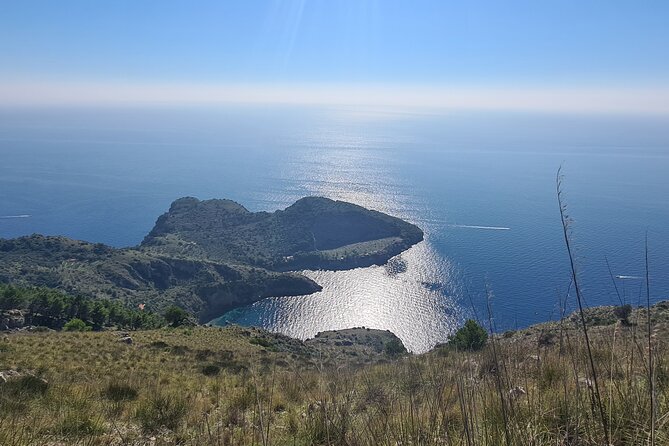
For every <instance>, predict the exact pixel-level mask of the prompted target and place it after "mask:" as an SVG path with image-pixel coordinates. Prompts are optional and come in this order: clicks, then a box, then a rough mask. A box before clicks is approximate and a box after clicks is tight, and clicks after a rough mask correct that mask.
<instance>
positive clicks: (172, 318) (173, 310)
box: [164, 305, 190, 327]
mask: <svg viewBox="0 0 669 446" xmlns="http://www.w3.org/2000/svg"><path fill="white" fill-rule="evenodd" d="M164 317H165V320H166V321H167V323H169V324H170V326H172V327H180V326H182V325H187V324H188V323H189V321H190V314H188V313H187V312H186V311H184V309H183V308H179V307H177V306H176V305H172V306H171V307H169V308H168V309H167V311H165V315H164Z"/></svg>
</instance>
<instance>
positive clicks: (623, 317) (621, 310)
mask: <svg viewBox="0 0 669 446" xmlns="http://www.w3.org/2000/svg"><path fill="white" fill-rule="evenodd" d="M613 314H614V315H615V316H616V317H617V318H618V319H619V320H620V321H621V322H622V323H623V324H629V322H630V321H629V317H630V315H631V314H632V306H631V305H630V304H627V305H621V306H619V307H616V308H614V309H613Z"/></svg>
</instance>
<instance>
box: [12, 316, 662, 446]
mask: <svg viewBox="0 0 669 446" xmlns="http://www.w3.org/2000/svg"><path fill="white" fill-rule="evenodd" d="M652 315H653V347H652V348H653V351H652V354H653V358H654V364H653V370H654V372H653V381H654V389H655V402H656V403H655V407H656V411H657V412H656V413H657V421H656V427H655V443H656V444H658V445H660V444H669V427H668V426H667V421H668V419H667V413H668V409H669V408H668V403H669V399H668V398H667V391H668V390H669V364H668V362H667V361H668V359H669V356H668V354H667V353H668V352H667V349H666V344H665V341H664V340H665V339H666V334H667V320H669V305H666V304H659V305H657V306H656V307H654V309H653V312H652ZM644 320H645V311H644V310H635V311H633V312H632V314H631V315H629V318H627V319H626V320H625V321H622V320H619V319H618V318H617V317H616V315H615V313H614V311H613V309H612V308H603V309H596V310H593V311H591V312H590V313H589V323H590V337H591V342H592V347H593V356H594V359H595V363H596V367H597V372H598V377H599V383H600V384H599V386H600V390H601V394H602V397H601V399H602V403H603V405H604V410H605V414H606V417H607V420H608V423H607V424H608V429H609V431H610V432H609V436H610V438H611V442H612V443H613V444H616V445H622V444H628V445H641V444H648V441H649V440H648V439H649V434H650V426H651V422H650V419H651V417H650V404H649V402H650V397H649V375H648V368H647V364H648V354H649V351H648V348H647V346H648V343H647V338H646V337H645V335H644V333H645V327H644V326H643V325H642V321H644ZM577 322H578V321H577V320H576V319H574V318H566V319H564V320H563V321H562V322H560V323H558V322H554V323H548V324H542V325H539V326H535V327H532V328H530V329H528V330H523V331H519V332H513V333H505V334H503V335H500V336H497V337H495V339H494V340H489V341H488V343H487V345H486V346H485V347H484V348H483V349H482V350H481V351H478V352H458V351H455V350H453V349H452V348H449V347H439V348H436V349H435V350H433V351H432V352H429V353H427V354H423V355H410V356H406V355H401V354H397V352H391V351H387V350H383V349H380V348H378V347H377V348H375V349H367V350H365V349H364V348H360V349H357V348H355V346H353V347H350V346H347V345H349V343H346V342H336V343H329V344H328V347H327V348H324V347H323V346H321V345H320V344H319V343H317V342H316V343H310V342H306V343H303V342H300V341H297V340H292V339H290V338H286V337H283V336H279V335H274V334H269V333H266V332H263V331H260V330H256V329H245V328H239V327H228V328H225V329H221V328H211V327H197V328H192V329H160V330H149V331H137V332H132V333H131V336H132V338H133V343H132V344H127V343H125V342H121V341H120V340H119V339H120V335H119V333H118V332H112V331H106V332H85V333H64V332H55V333H54V332H51V333H16V334H11V335H5V336H4V337H3V338H2V339H1V340H0V371H2V370H9V369H12V370H16V371H17V372H18V373H22V377H21V378H20V379H14V380H10V381H8V382H7V383H4V384H0V444H2V445H8V446H9V445H57V444H81V445H145V444H146V445H167V444H184V445H186V444H187V445H209V444H212V445H219V444H220V445H232V444H237V445H247V444H248V445H252V444H257V445H269V444H277V445H279V444H281V445H282V444H286V445H311V444H316V445H321V444H322V445H328V444H333V445H334V444H338V445H339V444H341V445H411V444H412V445H432V444H434V445H437V444H438V445H504V444H513V445H602V444H603V440H602V439H603V432H602V425H601V423H600V418H599V414H598V411H597V409H596V408H595V398H594V395H593V389H592V387H593V386H592V380H591V376H590V374H589V370H590V368H589V364H588V362H587V355H586V352H585V344H584V340H583V337H582V335H581V332H580V330H579V329H578V323H577ZM335 337H336V336H335ZM340 346H341V347H340Z"/></svg>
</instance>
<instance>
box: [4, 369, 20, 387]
mask: <svg viewBox="0 0 669 446" xmlns="http://www.w3.org/2000/svg"><path fill="white" fill-rule="evenodd" d="M20 377H21V374H20V373H19V372H17V371H16V370H4V371H2V372H0V383H3V384H4V383H6V382H7V381H11V380H13V379H17V378H20Z"/></svg>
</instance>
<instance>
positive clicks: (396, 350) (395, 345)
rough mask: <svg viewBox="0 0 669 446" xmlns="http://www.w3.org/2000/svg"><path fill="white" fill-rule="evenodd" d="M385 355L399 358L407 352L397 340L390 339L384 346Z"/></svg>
mask: <svg viewBox="0 0 669 446" xmlns="http://www.w3.org/2000/svg"><path fill="white" fill-rule="evenodd" d="M385 351H386V355H388V356H400V355H403V354H404V353H406V352H407V350H406V348H404V344H402V341H400V340H399V339H392V340H390V341H388V342H387V343H386V346H385Z"/></svg>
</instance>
